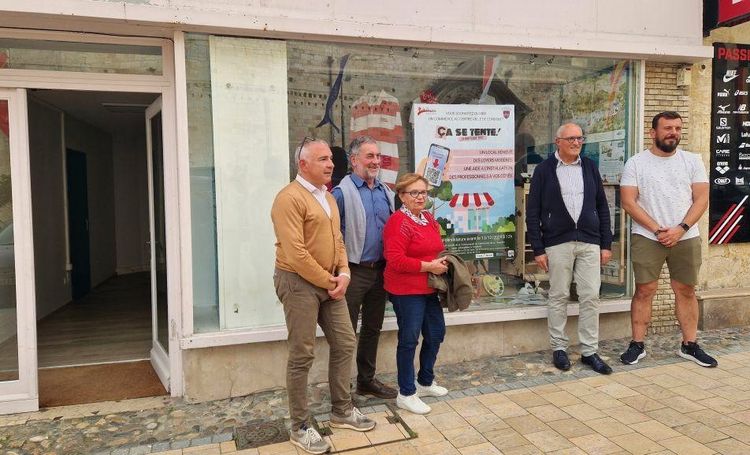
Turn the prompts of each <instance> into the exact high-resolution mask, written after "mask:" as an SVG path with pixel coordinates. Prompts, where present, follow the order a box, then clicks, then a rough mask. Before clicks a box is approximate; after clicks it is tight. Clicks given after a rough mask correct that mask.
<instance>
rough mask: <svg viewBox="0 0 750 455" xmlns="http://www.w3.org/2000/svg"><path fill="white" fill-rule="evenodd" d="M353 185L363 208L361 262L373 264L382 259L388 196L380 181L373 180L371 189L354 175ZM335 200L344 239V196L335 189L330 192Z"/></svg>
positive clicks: (388, 214)
mask: <svg viewBox="0 0 750 455" xmlns="http://www.w3.org/2000/svg"><path fill="white" fill-rule="evenodd" d="M350 177H351V179H352V182H353V183H354V185H355V186H356V187H357V189H358V190H359V197H360V198H361V199H362V205H363V206H364V208H365V220H366V226H365V244H364V248H363V249H362V257H361V258H360V260H361V261H364V262H375V261H380V260H382V259H383V227H385V223H386V221H388V218H389V217H390V216H391V205H390V204H389V203H388V195H387V194H386V192H385V189H384V188H383V184H382V183H381V182H380V180H378V179H375V185H373V187H372V189H371V188H370V187H369V186H367V182H365V181H364V180H362V178H361V177H359V176H358V175H356V174H351V176H350ZM331 194H333V197H335V198H336V205H338V207H339V213H340V214H341V233H342V234H343V235H344V238H346V221H345V220H346V212H345V207H344V194H343V193H342V192H341V190H340V189H339V188H338V187H337V188H334V189H333V191H331Z"/></svg>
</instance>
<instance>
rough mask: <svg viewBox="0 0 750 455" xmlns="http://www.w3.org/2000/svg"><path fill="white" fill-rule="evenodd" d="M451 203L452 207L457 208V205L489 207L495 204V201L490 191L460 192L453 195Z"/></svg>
mask: <svg viewBox="0 0 750 455" xmlns="http://www.w3.org/2000/svg"><path fill="white" fill-rule="evenodd" d="M449 205H450V207H451V208H455V207H456V206H459V207H467V208H480V207H486V208H489V207H492V206H493V205H495V201H494V200H493V199H492V196H490V194H489V193H458V194H455V195H453V197H452V198H451V201H450V203H449Z"/></svg>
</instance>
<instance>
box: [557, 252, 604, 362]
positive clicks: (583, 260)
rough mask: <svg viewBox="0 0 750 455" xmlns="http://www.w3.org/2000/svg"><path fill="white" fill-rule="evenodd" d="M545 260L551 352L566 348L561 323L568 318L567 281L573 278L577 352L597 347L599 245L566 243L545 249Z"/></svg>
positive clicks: (596, 348)
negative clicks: (575, 296)
mask: <svg viewBox="0 0 750 455" xmlns="http://www.w3.org/2000/svg"><path fill="white" fill-rule="evenodd" d="M545 250H546V252H547V260H548V263H549V313H548V316H547V327H548V329H549V341H550V346H551V347H552V350H553V351H556V350H558V349H562V350H566V349H567V348H568V336H567V335H566V334H565V323H566V322H567V320H568V299H569V298H570V283H571V281H572V280H573V278H575V282H576V291H577V292H578V303H579V314H578V340H579V341H580V343H581V355H585V356H589V355H592V354H595V353H596V351H597V350H598V349H599V288H600V286H601V256H600V249H599V245H593V244H591V243H583V242H567V243H562V244H560V245H555V246H551V247H547V248H545Z"/></svg>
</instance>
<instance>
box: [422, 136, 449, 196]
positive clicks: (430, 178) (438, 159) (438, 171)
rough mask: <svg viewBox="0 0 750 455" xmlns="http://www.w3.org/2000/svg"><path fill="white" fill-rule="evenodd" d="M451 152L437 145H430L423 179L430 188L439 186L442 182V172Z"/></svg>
mask: <svg viewBox="0 0 750 455" xmlns="http://www.w3.org/2000/svg"><path fill="white" fill-rule="evenodd" d="M450 153H451V150H450V149H449V148H448V147H443V146H442V145H438V144H431V145H430V150H429V151H428V152H427V163H426V164H425V167H424V178H425V179H427V182H428V183H429V184H430V185H432V186H440V184H441V183H442V182H443V170H444V169H445V164H446V163H447V162H448V155H450Z"/></svg>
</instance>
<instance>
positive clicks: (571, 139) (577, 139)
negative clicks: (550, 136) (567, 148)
mask: <svg viewBox="0 0 750 455" xmlns="http://www.w3.org/2000/svg"><path fill="white" fill-rule="evenodd" d="M558 139H560V140H561V141H568V144H575V143H576V142H580V143H581V144H583V143H584V142H586V136H570V137H558Z"/></svg>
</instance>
